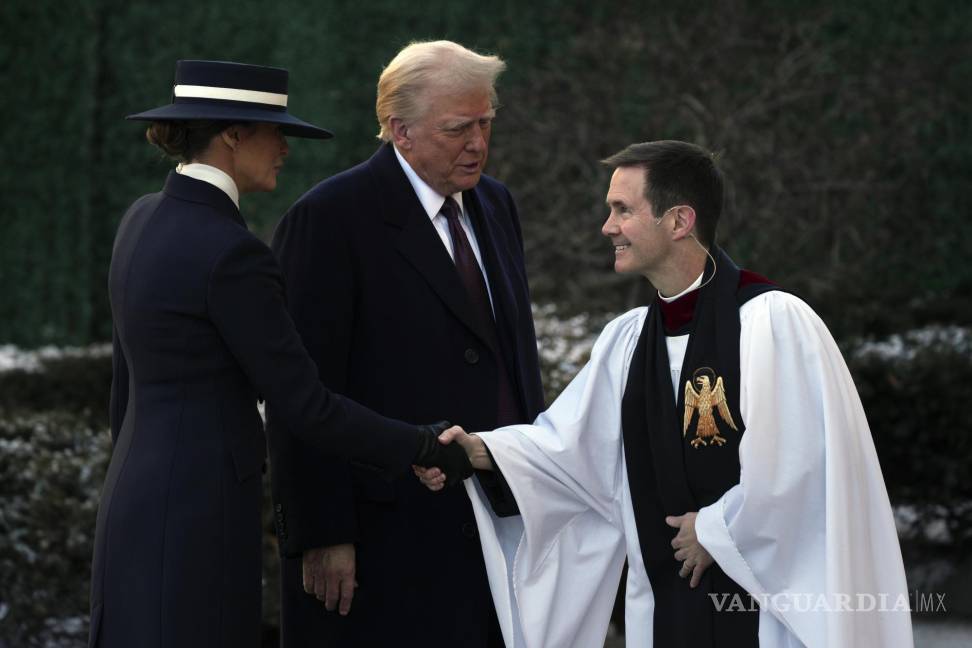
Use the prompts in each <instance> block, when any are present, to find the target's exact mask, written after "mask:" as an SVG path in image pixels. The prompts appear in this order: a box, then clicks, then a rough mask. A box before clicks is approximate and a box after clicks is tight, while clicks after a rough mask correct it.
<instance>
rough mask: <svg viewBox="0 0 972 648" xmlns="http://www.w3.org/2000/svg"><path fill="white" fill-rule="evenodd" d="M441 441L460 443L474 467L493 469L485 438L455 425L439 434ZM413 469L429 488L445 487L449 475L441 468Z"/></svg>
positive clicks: (416, 467)
mask: <svg viewBox="0 0 972 648" xmlns="http://www.w3.org/2000/svg"><path fill="white" fill-rule="evenodd" d="M439 443H441V444H443V445H448V444H450V443H458V444H459V446H460V447H461V448H462V449H463V450H465V451H466V456H467V457H469V462H470V463H471V464H472V466H473V468H475V469H477V470H493V462H492V461H490V459H489V453H488V452H486V444H485V443H483V440H482V439H480V438H479V436H478V435H476V434H466V432H465V431H464V430H463V429H462V428H461V427H458V426H455V427H451V428H449V429H448V430H446V431H445V432H443V433H442V434H440V435H439ZM412 470H413V471H414V472H415V476H416V477H418V478H419V480H421V482H422V483H423V484H425V486H426V487H427V488H428V489H429V490H431V491H439V490H442V489H443V488H444V487H445V483H446V476H447V475H446V474H445V473H444V472H442V470H440V469H439V468H423V467H421V466H412Z"/></svg>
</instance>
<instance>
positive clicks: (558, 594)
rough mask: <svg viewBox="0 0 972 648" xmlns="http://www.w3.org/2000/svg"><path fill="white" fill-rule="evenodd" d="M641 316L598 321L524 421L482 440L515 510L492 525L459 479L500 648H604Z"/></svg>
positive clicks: (470, 487) (473, 491)
mask: <svg viewBox="0 0 972 648" xmlns="http://www.w3.org/2000/svg"><path fill="white" fill-rule="evenodd" d="M645 313H646V309H644V308H641V309H636V310H634V311H631V312H629V313H626V314H625V315H622V316H621V317H619V318H617V319H615V320H614V321H613V322H611V323H610V324H608V326H607V327H605V329H604V331H603V332H602V333H601V335H600V336H599V338H598V340H597V342H596V343H595V345H594V349H593V350H592V352H591V359H590V361H589V362H588V364H587V365H586V366H585V367H584V369H583V370H581V372H580V373H579V374H578V375H577V377H576V378H575V379H574V380H573V381H572V382H571V383H570V385H569V386H568V387H567V388H566V389H565V390H564V392H563V393H562V394H561V395H560V397H558V398H557V400H556V401H555V402H554V403H553V404H552V405H551V406H550V409H548V410H547V411H546V412H544V413H543V414H541V415H540V416H539V417H538V418H537V420H536V421H535V422H534V424H533V425H515V426H510V427H506V428H501V429H499V430H495V431H493V432H487V433H484V434H482V439H483V440H484V441H485V442H486V445H487V446H488V447H489V450H490V452H491V453H492V456H493V459H494V460H495V462H496V464H497V466H498V468H499V469H500V470H501V471H502V473H503V476H504V478H505V479H506V481H507V483H508V484H509V486H510V489H511V490H512V492H513V495H514V497H515V498H516V502H517V505H518V507H519V509H520V513H521V515H520V516H519V517H511V518H498V517H496V516H495V515H494V514H493V512H492V510H491V509H490V506H489V504H488V502H487V501H486V499H485V497H484V496H483V495H482V492H481V490H480V487H479V485H478V483H476V480H475V479H469V480H466V489H467V492H468V493H469V496H470V499H471V500H472V503H473V510H474V512H475V514H476V522H477V524H478V526H479V531H480V538H481V542H482V545H483V553H484V556H485V558H486V565H487V572H488V574H489V581H490V587H491V589H492V592H493V599H494V602H495V603H496V608H497V613H498V615H499V621H500V626H501V628H502V630H503V636H504V638H505V640H506V645H507V646H508V647H509V648H548V647H549V648H553V647H557V648H571V647H576V648H589V647H591V646H598V645H603V642H604V637H605V635H606V632H607V627H608V623H609V622H610V616H611V610H612V608H613V606H614V600H615V596H616V594H617V587H618V582H619V579H620V575H621V567H622V565H623V563H624V558H625V538H624V530H623V528H622V527H623V521H622V519H621V517H622V513H621V497H620V495H619V493H620V489H622V488H624V487H625V485H624V484H623V468H624V458H623V456H622V446H621V398H622V396H623V394H624V383H625V380H626V379H627V369H628V363H629V362H630V359H631V354H632V353H633V351H634V345H635V344H636V343H637V340H638V335H639V333H640V332H641V326H642V324H643V323H644V317H645Z"/></svg>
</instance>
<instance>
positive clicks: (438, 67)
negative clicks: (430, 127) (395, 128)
mask: <svg viewBox="0 0 972 648" xmlns="http://www.w3.org/2000/svg"><path fill="white" fill-rule="evenodd" d="M505 69H506V63H504V62H503V60H502V59H500V58H499V57H498V56H483V55H482V54H477V53H476V52H473V51H471V50H468V49H466V48H465V47H463V46H462V45H459V44H458V43H453V42H452V41H446V40H440V41H425V42H416V43H411V44H410V45H408V46H407V47H406V48H404V49H403V50H402V51H400V52H399V53H398V54H397V55H396V56H395V58H393V59H392V60H391V62H390V63H389V64H388V65H387V66H386V67H385V69H384V70H382V72H381V76H380V77H379V78H378V100H377V101H376V102H375V114H376V115H377V117H378V124H379V126H380V127H381V129H380V130H379V132H378V139H381V140H384V141H386V142H390V141H391V139H392V134H391V124H390V122H391V118H392V117H398V118H399V119H401V120H403V121H404V122H405V123H414V122H415V121H416V120H418V119H420V118H421V117H422V116H423V115H424V114H425V112H426V111H427V110H428V108H429V106H428V105H427V104H428V102H427V100H426V98H425V95H426V91H427V90H428V89H429V88H432V87H440V88H448V89H449V90H450V91H454V92H457V93H461V92H463V91H466V90H478V89H485V90H488V91H489V99H490V102H491V103H492V105H493V107H494V108H495V107H496V88H495V85H496V78H497V77H498V76H499V75H500V73H501V72H502V71H503V70H505Z"/></svg>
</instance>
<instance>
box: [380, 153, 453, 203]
mask: <svg viewBox="0 0 972 648" xmlns="http://www.w3.org/2000/svg"><path fill="white" fill-rule="evenodd" d="M392 148H393V149H395V157H397V158H398V163H399V164H401V165H402V170H403V171H404V172H405V177H407V178H408V181H409V182H410V183H411V184H412V189H414V190H415V195H416V196H418V199H419V202H420V203H422V208H423V209H425V213H426V214H428V215H429V220H432V219H433V218H435V217H436V216H437V215H438V213H439V212H440V211H442V204H443V203H445V196H443V195H442V194H440V193H439V192H438V191H436V190H435V189H433V188H432V187H430V186H429V185H428V183H427V182H426V181H425V180H423V179H422V178H420V177H419V174H417V173H415V169H413V168H412V165H411V164H409V163H408V161H407V160H406V159H405V158H404V157H402V154H401V153H399V152H398V147H395V146H393V147H392ZM452 198H453V199H454V200H455V201H456V203H458V205H459V210H460V213H462V192H461V191H457V192H456V193H454V194H452Z"/></svg>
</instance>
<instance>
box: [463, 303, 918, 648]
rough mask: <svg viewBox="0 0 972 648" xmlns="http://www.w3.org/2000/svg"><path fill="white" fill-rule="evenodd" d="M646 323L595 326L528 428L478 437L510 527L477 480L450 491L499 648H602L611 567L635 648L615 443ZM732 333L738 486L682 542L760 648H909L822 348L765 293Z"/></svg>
mask: <svg viewBox="0 0 972 648" xmlns="http://www.w3.org/2000/svg"><path fill="white" fill-rule="evenodd" d="M646 314H647V309H646V308H639V309H635V310H633V311H630V312H628V313H625V314H624V315H622V316H620V317H618V318H617V319H615V320H614V321H612V322H611V323H610V324H608V326H607V327H605V329H604V331H603V332H602V333H601V335H600V337H599V338H598V340H597V342H596V344H595V345H594V349H593V351H592V354H591V359H590V361H589V362H588V364H587V365H586V366H585V367H584V369H583V370H582V371H581V372H580V373H579V374H578V375H577V377H576V378H575V379H574V380H573V381H572V382H571V383H570V385H569V386H568V387H567V388H566V389H565V390H564V392H563V393H562V394H561V395H560V397H559V398H558V399H557V400H556V401H555V402H554V403H553V404H552V405H551V407H550V408H549V409H548V410H547V411H546V412H544V413H543V414H541V415H540V416H539V417H538V418H537V420H536V421H535V422H534V424H533V425H516V426H510V427H506V428H501V429H499V430H495V431H493V432H488V433H485V434H483V435H482V438H483V440H484V441H485V442H486V444H487V446H488V447H489V449H490V452H491V453H492V455H493V458H494V459H495V461H496V463H497V465H498V467H499V468H500V469H501V470H502V472H503V475H504V476H505V477H506V480H507V481H508V483H509V485H510V488H511V490H512V492H513V494H514V496H515V497H516V501H517V504H518V506H519V509H520V512H521V515H520V516H514V517H508V518H498V517H496V516H495V515H494V514H493V512H492V510H491V508H490V506H489V503H488V501H487V500H486V498H485V496H484V495H483V493H482V491H481V489H480V486H479V484H478V482H477V480H475V479H470V480H467V481H466V489H467V491H468V493H469V496H470V498H471V500H472V503H473V509H474V511H475V514H476V520H477V523H478V525H479V529H480V537H481V541H482V545H483V553H484V555H485V557H486V564H487V571H488V573H489V579H490V585H491V587H492V591H493V598H494V600H495V603H496V607H497V611H498V614H499V619H500V626H501V627H502V630H503V634H504V636H505V638H506V643H507V646H509V647H510V648H570V647H576V648H590V647H594V646H601V645H603V641H604V637H605V634H606V631H607V627H608V623H609V620H610V615H611V610H612V607H613V604H614V598H615V593H616V591H617V585H618V581H619V578H620V574H621V568H622V565H623V563H624V560H625V558H626V557H627V559H628V562H629V570H628V580H627V597H626V600H625V632H626V645H627V646H628V648H650V647H651V646H652V616H653V610H654V598H653V595H652V591H651V585H650V583H649V581H648V577H647V574H646V573H645V569H644V564H643V562H642V558H641V550H640V545H639V542H638V535H637V531H636V527H635V518H634V511H633V509H632V506H631V497H630V492H629V490H628V480H627V473H626V467H625V461H624V454H623V448H622V437H621V398H622V396H623V394H624V388H625V380H626V378H627V375H628V369H629V364H630V362H631V356H632V353H633V351H634V348H635V345H636V343H637V341H638V336H639V335H640V333H641V330H642V325H643V324H644V320H645V317H646ZM740 323H741V337H740V345H739V350H740V373H741V387H740V412H741V414H742V416H743V420H744V421H745V425H746V431H745V434H744V435H743V438H742V442H741V444H740V447H739V458H740V466H741V473H740V482H739V484H738V485H736V486H734V487H732V488H731V489H729V490H728V491H727V492H726V493H725V494H724V495H723V496H722V497H721V498H720V499H719V500H717V501H716V502H715V503H713V504H712V505H711V506H707V507H705V508H703V509H702V510H701V511H699V515H698V518H697V520H696V531H697V533H698V537H699V541H700V542H701V543H702V545H703V546H704V547H705V548H706V549H707V550H708V551H709V553H711V554H712V556H713V558H714V559H715V560H716V562H717V563H718V564H719V566H720V567H722V569H723V570H724V571H725V572H726V574H727V575H728V576H729V577H730V578H732V579H733V580H735V581H736V582H737V583H739V584H740V585H741V586H742V587H744V588H745V589H746V590H747V591H748V592H749V593H750V594H751V595H753V596H754V597H756V600H757V601H759V602H760V604H761V609H760V615H759V642H760V646H761V647H763V648H790V647H798V646H807V647H808V648H823V647H825V646H828V647H831V648H834V647H837V646H862V645H873V646H882V647H884V648H911V646H912V645H913V642H912V635H911V620H910V613H909V611H908V610H907V602H908V598H907V586H906V583H905V577H904V568H903V565H902V560H901V552H900V548H899V545H898V540H897V535H896V532H895V527H894V521H893V517H892V514H891V508H890V504H889V502H888V496H887V491H886V489H885V486H884V480H883V478H882V475H881V469H880V466H879V465H878V460H877V455H876V453H875V450H874V444H873V442H872V440H871V436H870V431H869V429H868V425H867V421H866V419H865V417H864V411H863V408H862V406H861V403H860V399H859V398H858V395H857V391H856V389H855V387H854V383H853V381H852V380H851V377H850V374H849V372H848V370H847V367H846V365H845V363H844V361H843V358H842V357H841V355H840V352H839V351H838V349H837V346H836V344H835V343H834V341H833V338H832V337H831V335H830V333H829V331H828V330H827V329H826V327H825V326H824V324H823V322H821V321H820V319H819V318H818V317H817V315H816V314H815V313H814V312H813V311H812V310H811V309H810V308H809V307H808V306H807V305H806V304H805V303H803V302H802V301H800V300H799V299H797V298H796V297H794V296H792V295H789V294H787V293H783V292H778V291H774V292H769V293H765V294H763V295H760V296H757V297H755V298H753V299H751V300H750V301H749V302H747V303H746V304H745V305H743V306H742V307H741V308H740ZM669 346H670V348H672V347H673V345H671V344H670V345H669ZM677 346H679V347H681V349H682V352H684V346H682V345H677ZM673 350H674V349H673ZM674 364H675V362H674V361H673V365H674ZM649 397H650V396H649ZM672 568H673V569H677V568H678V564H677V563H676V562H675V559H674V557H673V558H672ZM870 597H873V599H872V598H870ZM872 600H873V601H875V602H876V604H872ZM744 603H745V604H746V605H749V601H745V602H744ZM725 604H726V605H728V604H729V603H728V602H726V603H725ZM869 608H872V609H871V611H867V610H868V609H869ZM882 608H883V610H882ZM850 610H854V611H850ZM658 648H665V647H658Z"/></svg>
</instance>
